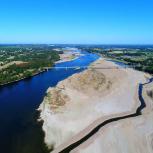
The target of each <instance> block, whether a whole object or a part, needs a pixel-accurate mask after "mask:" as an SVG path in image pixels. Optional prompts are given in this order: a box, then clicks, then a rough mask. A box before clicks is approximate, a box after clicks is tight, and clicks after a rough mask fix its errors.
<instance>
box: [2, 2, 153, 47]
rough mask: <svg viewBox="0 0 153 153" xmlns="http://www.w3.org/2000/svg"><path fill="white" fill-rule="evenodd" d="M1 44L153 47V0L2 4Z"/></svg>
mask: <svg viewBox="0 0 153 153" xmlns="http://www.w3.org/2000/svg"><path fill="white" fill-rule="evenodd" d="M0 43H83V44H90V43H92V44H153V0H0Z"/></svg>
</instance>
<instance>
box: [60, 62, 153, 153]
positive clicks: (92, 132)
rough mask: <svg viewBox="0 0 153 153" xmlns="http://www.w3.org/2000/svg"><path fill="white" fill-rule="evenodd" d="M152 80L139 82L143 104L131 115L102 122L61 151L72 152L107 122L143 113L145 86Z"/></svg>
mask: <svg viewBox="0 0 153 153" xmlns="http://www.w3.org/2000/svg"><path fill="white" fill-rule="evenodd" d="M121 66H122V64H121ZM152 82H153V78H151V79H149V80H148V82H146V83H144V84H141V83H140V84H139V88H138V95H139V100H140V104H141V105H140V106H139V107H138V108H137V110H136V112H135V113H133V114H129V115H125V116H121V117H115V118H111V119H108V120H106V121H104V122H102V123H101V124H99V125H98V126H96V127H95V128H94V129H93V130H92V131H91V132H89V133H88V134H87V135H86V136H84V137H83V138H82V139H80V140H78V141H77V142H75V143H73V144H71V145H69V146H68V147H66V148H65V149H63V150H62V151H61V152H60V153H69V152H71V151H72V150H74V149H75V148H77V147H78V146H79V145H81V144H82V143H84V142H85V141H87V140H88V139H89V138H90V137H92V136H93V135H94V134H96V133H97V132H98V131H99V130H100V129H101V128H102V127H104V126H106V125H107V124H110V123H112V122H116V121H119V120H123V119H127V118H132V117H136V116H140V115H142V110H143V109H144V108H145V107H146V103H145V100H144V98H143V95H142V92H143V86H144V85H147V84H149V83H152Z"/></svg>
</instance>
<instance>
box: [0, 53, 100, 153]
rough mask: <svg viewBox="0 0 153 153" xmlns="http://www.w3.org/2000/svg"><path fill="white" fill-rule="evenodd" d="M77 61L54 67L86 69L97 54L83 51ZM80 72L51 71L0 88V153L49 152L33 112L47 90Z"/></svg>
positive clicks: (96, 57) (37, 114) (37, 113)
mask: <svg viewBox="0 0 153 153" xmlns="http://www.w3.org/2000/svg"><path fill="white" fill-rule="evenodd" d="M83 53H84V54H85V55H84V56H81V57H79V58H78V59H76V60H73V61H69V62H63V63H58V64H56V65H55V67H65V66H66V67H69V66H70V67H73V66H88V65H89V64H91V63H92V62H94V61H95V60H96V59H98V58H99V57H98V55H95V54H90V53H87V52H83ZM82 70H83V69H67V70H66V69H56V68H54V69H51V70H49V71H48V72H44V73H41V74H39V75H37V76H34V77H32V78H30V79H25V80H22V81H19V82H17V83H12V84H9V85H5V86H2V87H0V152H2V153H48V152H49V151H48V150H47V147H46V146H45V144H44V133H43V131H42V128H41V126H42V123H40V122H37V119H38V117H39V112H38V111H36V109H37V108H38V107H39V105H40V103H41V102H42V101H43V98H44V96H45V93H46V90H47V89H48V87H53V86H55V85H56V84H57V83H58V82H59V81H61V80H64V79H66V78H67V77H69V76H71V75H72V74H74V73H78V72H80V71H82Z"/></svg>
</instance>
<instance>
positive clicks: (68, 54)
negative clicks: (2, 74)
mask: <svg viewBox="0 0 153 153" xmlns="http://www.w3.org/2000/svg"><path fill="white" fill-rule="evenodd" d="M80 56H83V54H81V53H78V52H73V51H65V52H64V53H63V54H61V55H60V60H59V61H57V62H55V64H57V63H62V62H68V61H72V60H76V59H78V58H79V57H80ZM21 63H22V62H20V61H18V62H17V61H15V62H12V63H11V64H9V65H12V64H21ZM52 68H53V67H45V68H44V69H43V70H39V71H38V72H37V73H34V74H32V75H31V76H28V77H23V78H20V79H18V80H15V81H10V82H7V83H4V84H0V86H6V85H9V84H13V83H17V82H19V81H22V80H25V79H28V78H31V77H34V76H36V75H39V74H41V73H43V72H46V71H48V70H49V69H52Z"/></svg>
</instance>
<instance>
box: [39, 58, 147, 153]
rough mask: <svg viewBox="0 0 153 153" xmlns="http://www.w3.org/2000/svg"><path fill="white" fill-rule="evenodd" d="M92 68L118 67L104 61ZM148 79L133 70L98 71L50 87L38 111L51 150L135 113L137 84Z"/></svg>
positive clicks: (137, 103)
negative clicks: (104, 122) (120, 117)
mask: <svg viewBox="0 0 153 153" xmlns="http://www.w3.org/2000/svg"><path fill="white" fill-rule="evenodd" d="M92 66H95V67H118V66H117V65H116V64H114V63H112V62H110V61H106V60H104V59H100V60H98V61H96V62H95V63H94V64H93V65H92ZM145 80H146V76H145V74H144V73H142V72H138V71H135V70H132V69H119V68H118V69H95V70H86V71H84V72H82V73H79V74H75V75H73V76H72V77H70V78H68V79H66V80H64V81H62V82H60V83H59V84H58V85H57V86H56V87H55V88H49V89H48V91H47V96H46V97H45V98H44V101H43V103H42V104H41V106H40V108H39V110H41V119H42V120H44V124H43V130H44V131H45V134H46V136H45V142H46V144H47V145H48V147H50V148H51V147H53V146H54V147H55V148H57V150H60V149H61V148H63V147H66V146H68V144H70V143H72V142H75V141H76V140H77V139H79V138H81V137H83V136H84V135H86V134H87V133H88V132H89V131H90V130H91V129H93V127H95V126H96V125H97V124H98V123H100V122H102V121H104V120H106V119H107V118H111V117H115V116H118V115H123V114H124V115H125V114H129V113H130V112H134V111H135V109H136V108H137V107H138V106H139V100H138V97H137V88H138V84H139V82H145ZM127 91H128V92H127ZM74 97H75V99H74ZM82 116H84V117H83V118H82ZM65 123H67V124H65ZM76 134H77V135H76ZM63 143H64V144H63ZM57 150H55V152H58V151H57Z"/></svg>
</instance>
